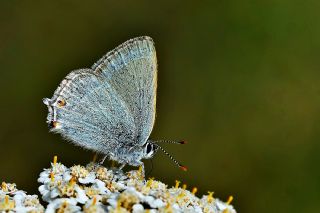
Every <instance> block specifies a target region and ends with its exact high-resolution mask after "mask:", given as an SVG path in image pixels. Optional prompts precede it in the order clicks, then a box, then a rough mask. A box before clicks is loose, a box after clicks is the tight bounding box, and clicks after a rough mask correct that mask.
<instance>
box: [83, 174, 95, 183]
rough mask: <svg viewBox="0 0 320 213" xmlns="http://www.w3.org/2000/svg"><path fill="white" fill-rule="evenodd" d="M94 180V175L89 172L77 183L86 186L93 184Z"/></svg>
mask: <svg viewBox="0 0 320 213" xmlns="http://www.w3.org/2000/svg"><path fill="white" fill-rule="evenodd" d="M95 179H96V175H95V174H94V173H93V172H90V173H89V174H88V175H87V176H86V177H85V178H79V183H82V184H88V183H93V182H94V181H95Z"/></svg>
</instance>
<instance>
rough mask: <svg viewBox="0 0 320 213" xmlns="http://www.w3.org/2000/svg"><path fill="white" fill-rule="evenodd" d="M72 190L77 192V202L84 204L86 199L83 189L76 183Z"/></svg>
mask: <svg viewBox="0 0 320 213" xmlns="http://www.w3.org/2000/svg"><path fill="white" fill-rule="evenodd" d="M74 190H75V191H76V192H77V197H76V200H77V201H78V202H79V203H81V204H84V203H85V202H86V201H87V200H88V197H87V195H86V192H85V191H84V190H83V189H81V188H80V187H79V186H78V185H76V186H75V187H74Z"/></svg>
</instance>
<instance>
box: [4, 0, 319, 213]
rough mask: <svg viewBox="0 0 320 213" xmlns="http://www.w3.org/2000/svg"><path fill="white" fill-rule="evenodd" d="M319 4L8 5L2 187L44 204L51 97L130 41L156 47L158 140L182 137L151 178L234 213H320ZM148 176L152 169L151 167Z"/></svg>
mask: <svg viewBox="0 0 320 213" xmlns="http://www.w3.org/2000/svg"><path fill="white" fill-rule="evenodd" d="M319 8H320V3H319V1H311V0H305V1H292V0H282V1H278V0H277V1H276V0H264V1H251V0H242V1H229V0H225V1H221V0H219V1H209V0H208V1H189V2H188V1H153V2H151V1H141V0H135V1H120V0H113V1H102V0H101V1H98V0H97V1H79V0H77V1H76V0H73V1H58V0H57V1H46V2H44V1H17V0H16V1H15V0H11V1H1V2H0V66H1V68H0V69H1V70H0V89H1V93H0V100H1V105H0V117H1V122H0V143H1V144H0V150H1V152H0V180H3V181H7V182H16V183H17V184H18V187H19V188H21V189H24V190H27V191H28V192H29V193H36V192H37V186H38V184H37V181H36V180H37V176H38V174H39V172H40V171H41V170H42V168H45V167H48V166H49V161H50V160H51V159H52V157H53V155H58V156H59V159H60V160H61V161H62V162H63V163H65V164H66V165H72V164H75V163H86V162H88V161H89V160H90V159H91V158H92V153H91V152H88V151H84V150H82V149H80V148H77V147H74V146H72V145H70V144H68V143H66V142H65V141H63V140H62V138H61V137H60V136H59V135H53V134H49V133H48V129H47V125H46V123H45V118H46V113H47V109H46V107H45V106H44V105H43V104H42V101H41V99H42V98H43V97H51V95H52V93H53V91H54V89H55V88H56V86H57V85H58V84H59V82H60V81H61V80H62V78H63V77H64V76H65V75H66V74H67V73H68V72H69V71H71V70H73V69H77V68H82V67H90V66H91V65H92V64H93V63H94V62H95V61H96V60H97V59H99V58H100V57H101V56H102V55H103V54H104V53H105V52H106V51H108V50H111V49H112V48H114V47H115V46H117V45H118V44H120V43H122V42H123V41H125V40H127V39H129V38H132V37H135V36H140V35H149V36H151V37H153V39H154V40H155V42H156V48H157V54H158V61H159V82H158V84H159V90H158V103H157V121H156V126H155V128H154V131H153V134H152V136H153V138H155V139H186V140H188V141H189V144H188V145H186V146H175V145H167V146H165V147H166V149H167V150H168V151H169V152H170V153H172V154H173V155H174V156H175V157H176V158H177V159H178V160H180V161H181V162H183V163H184V164H185V165H187V166H188V167H189V171H188V172H183V171H180V170H179V169H178V168H177V167H176V166H175V165H174V164H173V163H172V162H171V161H170V160H169V159H168V158H167V157H166V156H164V155H163V154H161V153H158V155H157V156H156V157H155V159H154V169H153V171H152V173H151V174H150V176H154V177H156V178H157V179H160V180H162V181H165V182H166V183H168V184H169V185H170V184H174V180H176V179H180V180H182V182H184V183H187V184H188V186H189V187H192V186H197V187H198V188H199V194H201V193H206V192H207V191H214V192H215V196H216V197H219V198H222V199H224V200H226V199H227V197H228V195H233V196H234V197H235V200H234V201H233V204H234V205H235V208H236V209H237V210H238V211H239V212H268V213H269V212H319V211H320V206H319V200H320V199H319V198H320V171H319V169H318V165H319V162H320V155H319V151H320V145H319V141H320V60H319V49H320V20H319V18H320V13H319ZM146 165H147V168H150V162H146Z"/></svg>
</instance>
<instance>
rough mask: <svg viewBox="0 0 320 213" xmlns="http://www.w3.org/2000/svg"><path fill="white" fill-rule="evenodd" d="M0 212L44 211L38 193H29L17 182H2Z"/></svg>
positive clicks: (39, 212)
mask: <svg viewBox="0 0 320 213" xmlns="http://www.w3.org/2000/svg"><path fill="white" fill-rule="evenodd" d="M0 212H32V213H42V212H44V208H43V206H42V205H41V204H40V202H39V200H38V196H37V195H27V194H26V192H24V191H21V190H18V189H17V187H16V184H11V183H5V182H2V184H1V188H0Z"/></svg>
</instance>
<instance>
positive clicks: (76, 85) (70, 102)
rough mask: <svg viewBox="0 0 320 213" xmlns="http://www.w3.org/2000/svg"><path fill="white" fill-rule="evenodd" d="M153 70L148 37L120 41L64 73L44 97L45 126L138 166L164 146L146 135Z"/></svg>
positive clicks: (153, 99)
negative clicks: (89, 64) (98, 56)
mask: <svg viewBox="0 0 320 213" xmlns="http://www.w3.org/2000/svg"><path fill="white" fill-rule="evenodd" d="M157 74H158V70H157V57H156V50H155V46H154V42H153V40H152V39H151V38H150V37H148V36H142V37H137V38H133V39H130V40H128V41H126V42H124V43H123V44H121V45H119V46H118V47H116V48H115V49H113V50H112V51H110V52H108V53H107V54H106V55H104V56H103V57H102V58H101V59H100V60H98V61H97V62H96V63H95V64H94V65H93V66H92V67H91V68H86V69H78V70H74V71H72V72H71V73H69V74H68V75H67V76H66V77H65V78H64V79H63V80H62V82H61V83H60V85H59V86H58V88H57V89H56V90H55V92H54V94H53V96H52V98H50V99H49V98H44V99H43V103H44V104H45V105H47V107H48V111H49V113H48V116H47V123H48V124H49V127H50V131H52V132H54V133H59V134H61V135H62V136H63V137H64V138H65V139H67V140H69V141H71V142H72V143H73V144H75V145H77V146H81V147H83V148H86V149H90V150H93V151H95V152H97V153H100V154H103V155H104V156H105V157H108V158H109V159H110V160H114V161H117V162H118V163H120V164H121V165H122V166H121V168H122V167H123V166H124V165H126V164H129V165H132V166H140V165H142V166H143V163H142V161H141V160H142V159H148V158H151V157H153V155H154V154H155V153H156V151H157V150H158V149H159V148H160V149H161V150H163V149H162V148H161V147H160V146H159V145H158V144H157V143H156V142H155V141H152V140H151V139H149V137H150V134H151V131H152V129H153V126H154V122H155V112H156V90H157ZM179 143H182V142H179ZM163 151H164V150H163ZM164 152H165V151H164ZM165 153H167V152H165ZM169 156H170V155H169ZM170 157H171V156H170ZM171 159H173V158H172V157H171ZM173 160H174V159H173ZM174 161H175V160H174ZM175 162H176V161H175ZM176 163H177V164H178V165H179V166H180V167H181V168H184V167H183V166H181V165H180V164H179V163H178V162H176Z"/></svg>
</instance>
